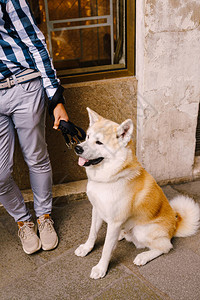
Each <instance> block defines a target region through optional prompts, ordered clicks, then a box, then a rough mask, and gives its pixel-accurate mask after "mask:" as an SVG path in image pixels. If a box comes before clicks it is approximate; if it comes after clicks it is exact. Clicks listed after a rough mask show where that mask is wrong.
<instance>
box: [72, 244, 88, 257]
mask: <svg viewBox="0 0 200 300" xmlns="http://www.w3.org/2000/svg"><path fill="white" fill-rule="evenodd" d="M91 250H92V248H91V247H90V248H89V247H87V246H86V245H85V244H82V245H80V246H79V247H78V248H77V249H76V250H75V252H74V253H75V254H76V255H77V256H81V257H84V256H86V255H87V254H88V253H89V252H90V251H91Z"/></svg>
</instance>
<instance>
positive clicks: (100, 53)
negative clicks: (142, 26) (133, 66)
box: [29, 0, 126, 75]
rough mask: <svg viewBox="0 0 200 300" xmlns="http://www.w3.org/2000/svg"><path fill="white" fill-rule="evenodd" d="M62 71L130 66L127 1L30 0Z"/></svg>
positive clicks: (58, 67) (74, 71)
mask: <svg viewBox="0 0 200 300" xmlns="http://www.w3.org/2000/svg"><path fill="white" fill-rule="evenodd" d="M29 1H30V5H31V7H32V10H33V11H34V15H35V18H36V21H37V22H38V25H39V27H40V29H41V30H42V32H43V33H44V34H45V36H46V40H47V45H48V48H49V51H50V54H51V57H52V58H53V61H54V66H55V68H56V69H57V71H59V72H60V73H59V74H61V75H62V74H66V73H67V74H81V73H85V72H98V71H102V70H103V71H104V70H115V69H117V70H119V69H125V68H126V9H125V8H126V0H57V1H53V0H29Z"/></svg>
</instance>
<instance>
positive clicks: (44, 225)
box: [39, 218, 54, 232]
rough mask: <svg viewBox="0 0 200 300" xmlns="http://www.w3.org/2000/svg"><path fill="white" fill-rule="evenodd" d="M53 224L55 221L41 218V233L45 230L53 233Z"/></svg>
mask: <svg viewBox="0 0 200 300" xmlns="http://www.w3.org/2000/svg"><path fill="white" fill-rule="evenodd" d="M53 223H54V221H53V220H52V219H50V218H47V219H41V218H40V224H39V229H40V231H42V230H43V229H44V228H45V229H47V230H48V231H49V232H52V231H53Z"/></svg>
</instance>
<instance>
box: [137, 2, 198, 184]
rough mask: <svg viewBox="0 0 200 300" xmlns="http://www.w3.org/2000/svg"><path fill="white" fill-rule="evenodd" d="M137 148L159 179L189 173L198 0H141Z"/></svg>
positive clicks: (195, 99) (195, 88) (194, 115)
mask: <svg viewBox="0 0 200 300" xmlns="http://www.w3.org/2000/svg"><path fill="white" fill-rule="evenodd" d="M136 11H137V24H136V27H137V33H136V35H137V50H136V53H137V79H138V124H137V125H138V132H137V154H138V158H139V160H140V161H141V163H142V164H143V166H145V168H146V169H147V170H148V171H149V172H150V173H151V174H152V175H153V176H154V177H155V178H156V179H157V180H158V181H166V180H167V181H170V180H174V179H184V178H190V177H191V176H192V171H193V163H194V152H195V132H196V125H197V115H198V106H199V99H200V67H199V65H200V26H199V25H200V2H199V1H198V0H196V1H194V0H190V1H186V0H156V1H155V0H146V1H141V0H138V1H137V9H136Z"/></svg>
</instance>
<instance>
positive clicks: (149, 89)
mask: <svg viewBox="0 0 200 300" xmlns="http://www.w3.org/2000/svg"><path fill="white" fill-rule="evenodd" d="M136 15H137V16H136V17H137V19H136V39H137V41H136V64H137V66H136V69H137V74H136V79H137V80H138V95H137V96H136V86H137V81H136V79H135V78H134V77H128V78H119V79H110V80H101V81H96V82H86V83H77V84H71V85H67V86H66V91H65V96H66V99H67V101H66V109H67V111H68V113H69V116H70V118H71V120H72V121H73V122H75V123H77V124H78V125H80V126H82V127H83V128H84V129H86V128H87V126H88V117H87V112H86V107H87V106H89V107H91V108H92V109H94V110H96V111H97V112H98V113H99V114H102V115H103V116H105V117H107V118H110V119H113V120H114V121H117V122H121V121H123V120H124V119H126V118H132V119H133V120H134V121H135V120H136V106H137V146H136V148H137V155H138V158H139V161H140V162H141V163H142V165H143V166H144V167H145V168H146V169H147V170H148V171H149V172H150V173H151V174H152V175H153V176H154V177H155V178H156V180H158V181H159V182H166V181H173V180H174V179H176V180H179V179H180V180H182V179H188V178H189V179H191V178H192V174H193V163H194V151H195V131H196V124H197V114H198V104H199V98H200V67H199V65H200V30H199V29H200V27H199V24H200V2H199V0H196V1H195V0H190V1H187V0H156V1H155V0H136ZM50 124H51V120H49V117H47V143H48V148H49V153H50V158H51V162H52V167H53V179H54V183H64V182H69V181H75V180H79V179H84V178H85V172H84V169H82V168H80V167H78V166H77V157H76V156H75V154H74V153H73V151H70V150H67V149H66V146H65V144H64V140H63V138H62V136H61V134H60V133H59V132H55V131H54V130H52V129H51V125H50ZM14 177H15V179H16V181H17V183H18V184H19V186H20V188H22V189H24V188H28V187H29V180H28V170H27V168H26V166H25V164H24V162H23V159H22V156H21V153H20V150H19V145H17V147H16V153H15V168H14Z"/></svg>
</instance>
